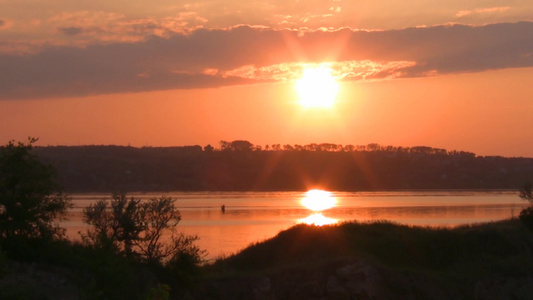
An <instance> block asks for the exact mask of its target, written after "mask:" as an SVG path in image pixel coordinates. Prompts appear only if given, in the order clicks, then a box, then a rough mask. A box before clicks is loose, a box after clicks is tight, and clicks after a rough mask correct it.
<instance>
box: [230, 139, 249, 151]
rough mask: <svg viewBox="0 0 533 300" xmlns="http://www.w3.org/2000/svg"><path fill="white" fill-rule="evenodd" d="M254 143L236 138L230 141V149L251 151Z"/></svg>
mask: <svg viewBox="0 0 533 300" xmlns="http://www.w3.org/2000/svg"><path fill="white" fill-rule="evenodd" d="M253 146H254V145H253V144H252V143H250V142H248V141H242V140H237V141H233V142H231V150H233V151H252V147H253Z"/></svg>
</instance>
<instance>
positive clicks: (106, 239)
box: [82, 194, 204, 263]
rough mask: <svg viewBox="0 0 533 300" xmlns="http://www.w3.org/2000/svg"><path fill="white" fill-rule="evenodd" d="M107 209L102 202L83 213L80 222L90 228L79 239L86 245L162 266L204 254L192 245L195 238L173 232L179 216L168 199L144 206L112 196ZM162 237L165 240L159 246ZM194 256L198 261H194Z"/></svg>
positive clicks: (199, 258)
mask: <svg viewBox="0 0 533 300" xmlns="http://www.w3.org/2000/svg"><path fill="white" fill-rule="evenodd" d="M110 204H111V207H108V201H106V200H105V199H103V200H100V201H98V202H96V203H95V204H92V205H90V206H89V207H88V208H86V209H85V210H84V222H86V223H88V224H89V225H92V226H93V227H92V228H90V229H88V230H87V232H86V234H82V238H83V240H84V241H85V243H86V244H89V245H93V246H96V247H99V248H105V249H108V250H111V251H117V252H123V253H124V254H125V255H126V256H130V257H132V256H137V257H139V258H141V259H142V260H144V261H149V262H158V263H162V262H163V261H164V260H167V259H168V260H172V259H176V258H175V257H177V256H179V255H187V256H193V257H195V259H196V260H195V261H197V262H198V263H199V262H200V261H201V258H202V255H203V254H204V253H203V251H202V250H200V249H199V248H198V247H197V246H195V245H194V242H195V241H196V240H198V237H197V236H191V235H184V234H182V233H178V232H176V230H175V229H176V226H177V225H178V223H179V222H180V220H181V214H180V212H179V210H178V209H177V208H176V207H175V205H174V200H173V199H171V198H169V197H161V198H159V199H156V198H153V199H150V200H147V201H144V202H141V200H139V199H135V198H133V197H131V198H130V199H129V200H128V199H127V198H126V195H125V194H114V195H113V199H112V200H111V201H110ZM163 237H166V238H168V239H167V240H168V241H167V242H163ZM196 256H198V257H196Z"/></svg>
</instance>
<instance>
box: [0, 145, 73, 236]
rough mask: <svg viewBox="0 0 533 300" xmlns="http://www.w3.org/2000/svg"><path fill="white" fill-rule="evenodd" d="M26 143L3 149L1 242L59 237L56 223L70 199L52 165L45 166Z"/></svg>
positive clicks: (0, 151)
mask: <svg viewBox="0 0 533 300" xmlns="http://www.w3.org/2000/svg"><path fill="white" fill-rule="evenodd" d="M36 141H37V140H36V139H33V138H30V139H29V141H28V143H27V144H24V143H20V142H19V143H18V144H15V142H13V141H10V142H9V143H8V144H7V145H5V146H1V147H0V239H2V240H4V241H6V240H7V241H8V240H10V239H12V238H19V237H23V238H47V239H51V238H54V237H55V238H59V237H62V236H63V232H62V231H61V229H60V228H59V227H58V226H57V225H56V224H54V222H55V221H56V220H57V219H58V218H61V217H62V216H64V215H65V214H66V212H67V208H68V207H69V199H68V198H67V197H65V196H64V195H63V194H62V193H61V188H60V185H59V183H58V181H57V178H56V173H55V170H54V168H53V167H52V166H51V165H48V164H44V163H42V162H41V161H40V160H39V159H38V158H37V156H36V155H35V154H34V153H33V152H32V151H31V150H32V148H33V143H35V142H36Z"/></svg>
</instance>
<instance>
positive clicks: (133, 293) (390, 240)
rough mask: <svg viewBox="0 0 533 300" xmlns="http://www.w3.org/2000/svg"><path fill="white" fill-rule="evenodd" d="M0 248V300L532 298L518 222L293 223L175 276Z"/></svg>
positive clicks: (54, 249) (49, 248) (99, 256)
mask: <svg viewBox="0 0 533 300" xmlns="http://www.w3.org/2000/svg"><path fill="white" fill-rule="evenodd" d="M5 246H6V247H5V248H4V249H1V250H2V251H0V298H1V299H139V300H141V299H183V300H185V299H187V300H197V299H198V300H200V299H202V300H204V299H205V300H209V299H211V300H216V299H221V300H223V299H232V300H240V299H242V300H245V299H246V300H262V299H294V300H299V299H302V300H304V299H305V300H307V299H365V300H366V299H469V300H470V299H474V300H475V299H524V300H525V299H533V233H532V232H531V231H530V230H528V229H527V228H526V227H525V226H524V225H523V224H522V223H521V222H520V221H519V220H518V219H511V220H505V221H500V222H494V223H488V224H478V225H472V226H463V227H458V228H455V229H430V228H421V227H408V226H403V225H398V224H393V223H389V222H376V223H358V222H350V223H344V224H340V225H334V226H324V227H315V226H309V225H297V226H294V227H292V228H290V229H288V230H285V231H282V232H280V233H279V234H278V235H277V236H275V237H273V238H271V239H268V240H265V241H263V242H260V243H257V244H254V245H251V246H249V247H248V248H246V249H243V250H242V251H241V252H240V253H237V254H235V255H232V256H230V257H226V258H224V259H219V260H218V261H215V262H213V263H212V264H209V265H205V266H203V267H201V269H197V268H196V267H195V268H191V267H189V268H184V267H183V266H186V265H187V264H184V265H182V267H180V268H176V269H174V270H173V271H172V272H166V271H164V270H162V269H161V268H156V267H154V266H152V265H150V264H143V263H139V262H135V261H132V260H131V259H128V258H127V257H124V256H118V255H117V254H116V253H114V252H109V251H106V250H105V249H96V248H92V247H87V246H82V245H79V244H72V243H70V242H67V241H55V242H52V243H43V242H39V241H33V242H30V243H19V244H9V245H5ZM15 250H16V251H15ZM154 292H156V293H154ZM157 295H159V296H157Z"/></svg>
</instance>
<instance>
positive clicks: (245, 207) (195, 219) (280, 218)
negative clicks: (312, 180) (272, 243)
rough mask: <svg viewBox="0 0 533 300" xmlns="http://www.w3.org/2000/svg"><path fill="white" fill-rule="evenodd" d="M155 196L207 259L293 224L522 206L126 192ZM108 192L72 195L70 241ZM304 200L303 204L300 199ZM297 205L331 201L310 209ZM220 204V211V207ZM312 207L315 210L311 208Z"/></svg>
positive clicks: (427, 221)
mask: <svg viewBox="0 0 533 300" xmlns="http://www.w3.org/2000/svg"><path fill="white" fill-rule="evenodd" d="M161 195H165V196H171V197H173V198H175V199H177V202H176V205H177V207H178V208H179V209H180V211H181V214H182V221H181V222H180V224H179V225H178V228H179V230H181V231H182V232H184V233H186V234H196V235H198V236H199V237H200V240H199V241H198V245H199V246H200V247H201V248H202V249H206V250H207V251H208V252H209V255H208V258H215V257H218V256H221V255H227V254H231V253H235V252H237V251H239V250H241V249H243V248H244V247H246V246H248V245H250V244H251V243H255V242H259V241H262V240H264V239H267V238H270V237H273V236H275V235H276V234H277V233H278V232H279V231H281V230H284V229H287V228H289V227H291V226H293V225H295V224H298V223H319V224H329V223H336V222H342V221H348V220H358V221H372V220H391V221H395V222H398V223H402V224H408V225H420V226H446V227H453V226H458V225H462V224H471V223H479V222H488V221H494V220H501V219H506V218H510V217H513V216H517V215H518V213H519V212H520V210H521V209H522V207H523V206H524V205H525V203H524V202H523V201H521V200H520V198H518V195H517V193H516V192H514V191H513V192H505V191H504V192H455V191H454V192H449V191H444V192H361V193H348V192H333V193H331V194H330V195H328V196H319V197H318V198H313V197H310V196H308V195H307V194H306V193H304V192H257V193H256V192H246V193H235V192H231V193H225V192H224V193H208V192H202V193H166V194H161V193H150V194H148V193H131V194H129V196H134V197H136V198H141V199H149V198H154V197H155V198H158V197H160V196H161ZM109 198H110V195H108V194H77V195H73V203H74V208H73V209H72V211H71V213H70V216H69V220H68V221H67V222H63V223H62V224H61V225H62V226H63V227H65V228H67V234H68V236H69V237H70V238H71V239H78V240H79V235H78V232H79V231H84V230H85V229H86V228H87V227H86V225H85V224H84V223H83V222H82V220H81V215H82V211H83V208H84V207H87V206H89V205H90V204H91V203H94V202H95V201H97V200H100V199H109ZM306 199H307V200H306ZM302 202H304V203H306V204H307V203H309V202H315V203H323V202H327V203H332V205H328V206H332V207H331V208H327V207H328V206H325V207H320V206H319V209H323V208H326V209H324V210H322V211H313V210H310V209H309V208H307V207H305V206H304V205H303V204H302ZM221 205H225V207H226V210H225V213H222V211H221V209H220V207H221ZM312 208H316V207H312Z"/></svg>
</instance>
